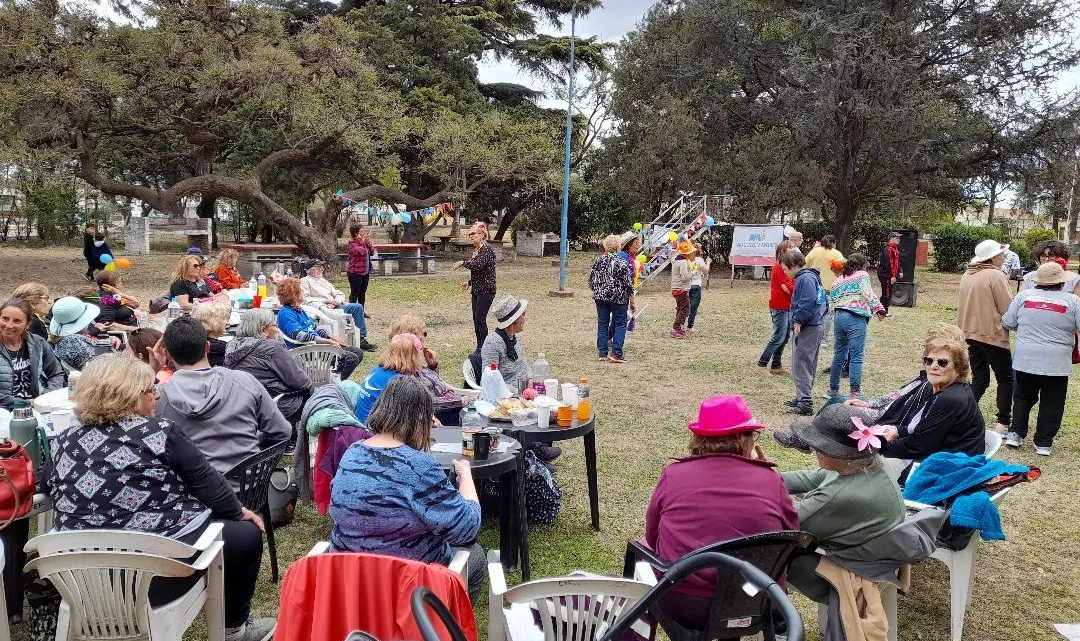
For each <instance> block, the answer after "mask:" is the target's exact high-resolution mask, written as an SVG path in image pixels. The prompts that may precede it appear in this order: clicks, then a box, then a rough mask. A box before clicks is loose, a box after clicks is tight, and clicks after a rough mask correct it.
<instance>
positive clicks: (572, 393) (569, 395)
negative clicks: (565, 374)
mask: <svg viewBox="0 0 1080 641" xmlns="http://www.w3.org/2000/svg"><path fill="white" fill-rule="evenodd" d="M577 401H578V398H577V385H576V384H574V383H563V384H562V402H563V403H565V404H567V405H569V406H570V407H577Z"/></svg>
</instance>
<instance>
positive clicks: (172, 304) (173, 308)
mask: <svg viewBox="0 0 1080 641" xmlns="http://www.w3.org/2000/svg"><path fill="white" fill-rule="evenodd" d="M167 316H168V318H169V320H173V319H175V318H177V317H178V316H180V303H178V302H176V297H175V296H173V297H172V300H170V301H169V313H168V315H167Z"/></svg>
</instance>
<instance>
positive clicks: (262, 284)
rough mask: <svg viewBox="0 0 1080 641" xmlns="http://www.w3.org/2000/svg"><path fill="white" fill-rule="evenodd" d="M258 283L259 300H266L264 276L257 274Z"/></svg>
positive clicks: (260, 273)
mask: <svg viewBox="0 0 1080 641" xmlns="http://www.w3.org/2000/svg"><path fill="white" fill-rule="evenodd" d="M258 283H259V288H258V295H259V298H266V274H264V273H262V272H259V281H258Z"/></svg>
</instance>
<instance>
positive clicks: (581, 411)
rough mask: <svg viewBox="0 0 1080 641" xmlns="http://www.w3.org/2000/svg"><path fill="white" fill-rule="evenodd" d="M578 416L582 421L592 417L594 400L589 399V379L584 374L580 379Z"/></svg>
mask: <svg viewBox="0 0 1080 641" xmlns="http://www.w3.org/2000/svg"><path fill="white" fill-rule="evenodd" d="M577 417H578V420H579V421H581V422H582V423H584V422H586V421H588V420H589V419H591V418H592V401H591V400H589V379H587V378H585V377H584V376H582V377H581V380H579V381H578V404H577Z"/></svg>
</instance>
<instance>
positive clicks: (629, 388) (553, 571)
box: [0, 248, 1080, 641]
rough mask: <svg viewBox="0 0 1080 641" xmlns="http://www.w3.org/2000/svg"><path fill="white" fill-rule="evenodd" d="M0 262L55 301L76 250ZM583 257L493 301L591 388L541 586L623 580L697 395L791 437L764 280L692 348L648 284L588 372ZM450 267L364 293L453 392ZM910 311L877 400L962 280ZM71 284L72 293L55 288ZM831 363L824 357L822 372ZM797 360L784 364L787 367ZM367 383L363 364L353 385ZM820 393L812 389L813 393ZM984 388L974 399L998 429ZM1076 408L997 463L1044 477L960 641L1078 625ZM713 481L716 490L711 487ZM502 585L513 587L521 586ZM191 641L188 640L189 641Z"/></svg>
mask: <svg viewBox="0 0 1080 641" xmlns="http://www.w3.org/2000/svg"><path fill="white" fill-rule="evenodd" d="M0 258H3V260H4V261H5V265H6V266H8V267H10V270H9V271H10V272H11V273H12V274H13V276H11V277H10V280H9V281H8V282H7V285H8V287H6V289H8V290H9V291H10V289H14V287H15V285H17V284H18V283H21V282H23V281H24V280H29V279H30V277H31V276H32V277H34V278H39V279H40V278H44V279H45V282H46V283H47V284H49V285H50V286H52V287H53V288H54V290H63V289H68V288H72V287H74V286H75V284H76V283H77V280H78V278H79V274H80V273H81V268H80V267H79V264H78V263H79V261H81V256H80V255H79V253H78V249H70V248H68V249H63V250H59V249H58V250H48V249H45V250H18V249H13V248H2V249H0ZM133 262H134V263H135V266H134V268H133V269H132V270H131V272H129V273H128V274H127V278H128V281H129V285H128V288H130V289H132V291H133V292H134V293H136V294H137V295H138V294H154V295H160V293H161V292H163V291H164V289H165V287H166V286H167V283H166V277H165V273H167V272H168V271H170V270H171V268H172V266H173V263H174V262H175V261H174V260H173V257H172V256H170V257H168V258H167V259H166V258H165V257H163V256H156V255H155V256H150V257H135V258H133ZM588 265H589V257H587V256H583V255H582V256H574V257H573V262H572V264H571V278H570V288H571V289H573V290H575V291H576V292H577V295H576V296H575V297H574V298H571V299H554V298H549V297H548V296H547V292H548V290H549V289H550V288H552V287H554V286H555V285H556V284H557V279H558V270H557V268H553V267H551V266H550V261H549V260H543V261H540V260H523V261H519V262H517V263H513V264H503V265H500V266H499V290H500V291H501V292H507V293H514V294H516V295H518V296H520V297H524V298H527V299H529V300H530V305H529V309H528V312H527V325H526V328H525V333H524V334H523V336H522V339H523V340H524V341H525V345H526V348H527V351H528V353H529V356H530V358H533V357H535V354H536V352H537V351H543V352H544V353H545V354H546V355H547V358H548V360H549V361H550V362H551V364H552V370H553V376H556V377H558V378H559V379H560V380H571V379H576V378H578V377H580V376H587V377H588V378H589V381H590V383H591V384H592V390H593V392H592V396H593V400H594V403H595V407H596V412H597V416H598V420H599V423H598V427H597V446H598V452H599V453H598V465H599V476H600V512H601V529H600V531H599V532H594V531H593V530H592V529H591V528H590V527H589V509H588V499H587V491H586V484H585V476H584V455H583V451H582V447H581V443H580V442H579V441H571V442H564V443H561V445H562V446H563V450H564V454H563V456H562V457H561V458H560V459H559V460H558V463H557V465H558V479H559V482H560V484H561V485H562V487H563V494H564V503H563V512H562V513H561V514H560V516H559V519H558V521H557V522H556V523H555V524H553V525H550V526H535V527H533V528H532V530H531V533H530V544H531V552H532V569H533V576H534V577H547V576H558V575H560V574H564V573H566V572H568V571H570V570H573V569H577V568H582V569H588V570H591V571H594V572H608V573H617V572H618V571H620V569H621V565H622V555H623V550H624V548H625V544H626V540H627V539H628V538H631V537H637V536H641V534H642V532H643V527H644V513H645V509H646V507H647V505H648V501H649V496H650V493H651V491H652V488H653V486H654V485H655V483H656V479H657V476H658V475H659V473H660V470H661V469H662V467H663V466H664V465H665V463H666V462H667V461H668V460H669V459H671V458H673V457H676V456H680V455H683V454H684V453H685V451H686V443H687V437H688V433H687V432H686V423H687V422H688V421H690V420H692V419H693V417H694V415H695V413H696V409H697V405H698V403H699V402H700V401H701V399H703V398H705V397H707V396H709V395H712V394H718V393H739V394H742V395H743V396H745V397H746V398H747V400H748V402H749V403H750V405H751V407H752V408H753V409H754V411H755V413H756V414H757V415H758V417H759V418H761V419H763V420H764V421H765V422H766V424H767V425H769V426H770V427H771V428H774V429H775V428H786V427H787V425H788V424H789V422H790V421H789V419H788V417H787V416H786V415H785V414H783V411H782V410H783V406H782V401H784V400H785V399H787V398H790V397H791V395H792V383H791V379H790V377H772V376H769V375H763V374H762V373H761V372H760V371H759V370H758V369H757V368H756V367H755V366H754V362H755V361H756V359H757V357H758V355H759V354H760V351H761V349H762V347H763V345H764V344H765V342H766V340H767V338H768V334H769V332H770V329H771V327H770V324H769V317H768V312H767V297H768V289H767V284H766V283H755V282H743V281H739V282H736V284H735V287H734V288H729V287H728V283H727V281H726V279H725V278H722V277H721V275H720V274H719V273H718V275H717V277H716V278H714V279H713V281H712V286H711V288H710V289H707V290H705V291H704V293H703V297H702V306H701V312H700V315H699V321H698V334H697V336H696V337H695V338H693V339H691V340H686V341H676V340H673V339H670V338H668V337H667V332H668V330H669V328H670V322H671V316H672V313H673V310H674V304H673V302H672V300H671V297H670V295H669V294H668V292H667V291H666V289H665V286H666V279H663V277H662V280H665V282H664V283H662V284H661V286H660V287H651V288H649V289H647V291H645V292H644V293H643V294H642V295H641V296H640V299H639V304H646V303H647V304H648V309H647V310H646V311H645V312H644V314H643V315H642V316H641V318H640V320H639V324H638V331H636V332H634V333H633V334H631V335H630V336H629V338H628V341H627V352H626V357H627V359H628V360H629V361H630V362H629V363H627V364H626V365H620V366H616V365H611V364H601V363H598V362H597V361H596V358H595V355H594V348H593V344H594V342H595V318H596V316H595V308H594V306H593V303H592V300H591V298H590V297H589V291H588V287H587V283H586V277H587V270H588ZM439 267H440V269H442V270H444V271H443V272H442V274H441V275H440V276H437V277H434V278H414V279H406V278H377V277H376V278H373V279H372V282H371V289H370V291H369V294H368V302H369V311H370V313H371V315H372V316H373V317H374V319H373V320H372V321H371V324H370V327H371V330H370V334H371V336H372V338H373V340H375V341H376V342H378V343H380V344H383V343H385V340H386V337H385V331H386V329H387V328H388V326H389V323H390V321H391V320H392V319H393V318H394V317H396V316H398V315H401V314H404V313H410V314H417V315H420V316H421V317H423V318H425V319H427V321H428V325H429V334H430V341H431V344H432V347H433V348H434V349H436V350H437V351H438V352H439V355H440V357H441V359H442V362H443V363H444V368H445V371H446V372H447V374H448V379H449V380H451V382H455V383H457V382H459V381H458V380H457V379H458V375H457V374H456V372H457V371H458V369H459V367H460V363H461V360H462V359H463V358H464V356H465V355H466V354H467V353H468V352H469V351H471V350H472V347H473V336H472V323H471V318H470V316H469V301H468V297H467V296H466V295H464V294H461V293H459V291H458V284H459V283H460V281H461V280H462V279H463V278H464V274H462V273H449V272H446V271H445V270H446V266H445V265H444V264H440V266H439ZM918 279H919V281H920V283H919V290H920V291H919V298H918V306H917V307H915V308H912V309H905V308H895V309H894V317H892V318H889V319H887V320H885V321H882V322H873V323H871V326H870V336H869V339H868V344H867V365H866V369H865V374H864V383H863V388H864V393H865V394H867V395H875V394H878V393H883V392H886V391H888V390H891V389H893V388H895V387H897V386H898V385H899V384H902V383H904V382H906V381H908V380H910V378H911V377H912V376H913V375H914V374H915V373H916V372H917V371H918V369H919V357H920V356H921V352H920V350H921V341H922V336H923V333H924V332H925V330H926V329H927V328H928V327H930V326H932V325H934V324H937V323H942V322H953V321H954V320H955V317H956V310H955V305H956V295H955V291H956V284H957V277H956V276H952V275H941V274H934V273H929V272H919V275H918ZM62 284H66V287H62V286H61V285H62ZM829 358H831V349H829V348H827V347H826V348H823V350H822V361H821V367H824V366H825V364H826V360H827V359H829ZM789 362H790V355H789V354H788V355H785V363H789ZM364 371H366V366H364V365H362V366H361V368H360V374H362V373H363V372H364ZM826 387H827V383H826V382H824V381H822V380H820V379H819V381H818V384H817V387H816V390H815V391H816V392H817V393H821V392H823V391H825V389H826ZM993 397H994V390H993V388H992V389H991V390H990V391H989V392H988V393H987V394H986V396H985V397H984V399H983V402H982V408H983V411H984V414H985V415H986V416H987V418H988V421H989V422H990V423H992V422H993V411H992V399H993ZM1078 417H1080V400H1078V396H1077V394H1076V392H1075V391H1074V392H1073V393H1072V394H1071V395H1070V398H1069V402H1068V405H1067V408H1066V413H1065V419H1064V426H1063V428H1062V431H1061V434H1060V436H1059V437H1058V440H1057V442H1056V443H1055V448H1054V450H1055V454H1054V456H1053V457H1052V458H1050V459H1038V460H1036V457H1035V456H1034V454H1033V452H1032V450H1031V449H1030V445H1029V446H1028V448H1026V449H1024V450H1021V451H1020V452H1016V451H1013V450H1010V451H1005V452H1003V456H1004V457H1005V458H1007V459H1009V460H1013V461H1018V462H1021V463H1024V464H1029V465H1038V466H1040V467H1042V468H1043V471H1044V474H1043V477H1042V479H1040V480H1039V481H1038V482H1036V483H1033V484H1029V485H1024V486H1021V487H1019V488H1017V489H1016V490H1015V491H1014V492H1013V493H1012V494H1011V495H1010V496H1009V497H1008V498H1007V499H1006V501H1005V502H1004V504H1003V506H1002V509H1001V514H1002V521H1003V525H1004V529H1005V532H1006V533H1007V534H1008V537H1009V539H1008V540H1007V541H1004V542H996V543H983V544H981V545H980V547H979V555H978V560H977V570H976V581H975V586H974V590H973V594H972V604H971V607H970V609H969V610H968V614H967V620H966V627H965V632H964V638H965V639H968V640H975V639H979V640H981V639H993V640H1003V641H1051V640H1052V639H1056V638H1058V637H1057V636H1056V633H1055V632H1054V631H1053V628H1052V624H1053V623H1060V622H1069V621H1074V622H1075V621H1076V620H1077V618H1078V617H1080V614H1078V612H1080V608H1078V607H1077V603H1080V565H1078V564H1077V559H1078V558H1080V502H1078V501H1077V499H1076V497H1077V495H1078V494H1080V463H1078V461H1080V456H1078V455H1080V435H1078V433H1080V418H1078ZM762 443H763V445H764V447H765V450H766V452H767V454H768V455H769V456H770V457H772V458H773V459H774V460H775V461H776V462H777V463H778V465H779V467H780V468H781V469H797V468H801V467H809V466H811V465H812V461H811V459H810V457H808V456H804V455H801V454H799V453H797V452H792V451H790V450H783V449H781V448H779V447H777V446H776V445H775V444H774V442H773V441H772V439H771V438H768V437H765V438H763V439H762ZM718 482H722V479H721V480H718ZM329 530H330V522H329V520H328V519H326V518H323V517H319V516H317V515H315V514H314V511H313V510H312V509H310V507H308V506H305V507H304V508H302V509H301V510H300V511H299V514H298V518H297V521H296V522H295V523H293V524H292V525H289V526H287V527H285V528H282V529H280V530H278V546H279V558H280V560H281V564H282V567H283V568H285V567H288V565H289V564H290V563H291V562H292V561H293V560H295V559H296V558H299V557H300V556H302V555H303V554H305V553H306V552H307V551H308V549H310V547H311V545H312V544H313V543H314V542H316V541H318V540H321V539H325V538H326V537H327V535H328V533H329ZM497 540H498V537H497V531H496V523H495V522H494V521H492V520H490V519H489V520H486V521H485V526H484V531H483V534H482V541H481V542H482V543H483V544H484V545H488V546H490V545H495V544H496V542H497ZM268 576H269V563H268V561H265V562H264V571H263V575H262V577H261V578H260V581H259V590H258V593H257V595H256V603H255V614H256V615H260V616H265V615H273V614H275V613H276V611H277V608H278V588H277V586H274V585H272V584H270V583H269V580H268ZM510 579H511V581H514V580H519V579H518V577H517V576H516V575H511V576H510ZM948 595H949V591H948V575H947V572H946V571H945V570H944V567H943V566H942V565H941V564H939V563H937V562H936V561H929V562H925V563H922V564H920V565H919V566H917V567H916V568H915V570H914V583H913V586H912V590H911V592H910V593H909V594H907V595H904V596H902V597H901V600H900V631H899V634H900V638H901V639H916V638H917V639H925V640H930V641H937V640H945V639H948V638H949V637H948V634H949V605H948V604H949V596H948ZM797 603H798V604H799V606H800V609H801V610H802V612H803V613H804V615H805V616H806V622H807V628H808V630H809V631H810V636H811V638H816V637H815V634H816V633H815V632H814V631H813V629H814V627H815V624H814V621H815V614H816V609H815V608H813V607H811V604H809V603H808V602H807V601H805V600H804V599H797ZM476 605H477V616H478V619H479V621H480V624H481V629H482V630H483V629H486V601H485V600H482V601H481V603H478V604H476ZM196 638H197V637H196Z"/></svg>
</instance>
